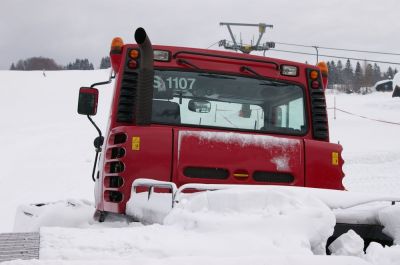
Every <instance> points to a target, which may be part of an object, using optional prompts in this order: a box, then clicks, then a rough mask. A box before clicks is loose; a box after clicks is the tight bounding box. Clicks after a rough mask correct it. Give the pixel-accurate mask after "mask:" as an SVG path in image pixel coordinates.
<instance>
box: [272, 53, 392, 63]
mask: <svg viewBox="0 0 400 265" xmlns="http://www.w3.org/2000/svg"><path fill="white" fill-rule="evenodd" d="M270 51H277V52H286V53H295V54H303V55H312V56H315V53H309V52H298V51H287V50H280V49H270ZM319 56H321V57H328V58H335V59H349V60H354V61H368V62H374V63H383V64H395V65H400V63H399V62H389V61H378V60H370V59H368V58H354V57H343V56H335V55H328V54H319Z"/></svg>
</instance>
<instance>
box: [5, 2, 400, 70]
mask: <svg viewBox="0 0 400 265" xmlns="http://www.w3.org/2000/svg"><path fill="white" fill-rule="evenodd" d="M399 11H400V1H399V0H380V1H377V0H325V1H324V0H254V1H252V0H241V1H237V0H230V1H228V0H196V1H195V0H159V1H155V0H142V1H138V0H109V1H106V0H0V69H8V68H9V67H10V65H11V63H12V62H16V61H18V60H19V59H25V58H28V57H33V56H44V57H50V58H54V59H55V61H56V62H57V63H58V64H62V65H65V64H67V63H68V62H72V61H74V60H75V59H76V58H88V59H89V60H90V61H91V62H92V63H93V64H94V65H95V67H98V66H99V64H100V59H101V57H103V56H106V55H108V52H109V46H110V43H111V40H112V38H113V37H115V36H120V37H122V38H123V39H124V41H125V42H126V43H127V42H134V37H133V33H134V30H135V29H136V28H137V27H139V26H142V27H144V28H145V29H146V30H147V32H148V34H149V36H150V38H151V40H152V43H153V44H167V45H179V46H192V47H199V48H207V47H208V46H210V45H211V44H213V43H215V42H217V41H219V40H221V39H225V38H229V34H228V31H227V30H226V28H225V27H221V26H219V22H222V21H223V22H244V23H259V22H264V23H267V24H273V25H274V28H273V29H272V30H271V29H267V32H266V35H265V37H264V39H263V41H267V40H272V41H277V42H288V43H298V44H306V45H317V46H325V47H339V48H351V49H362V50H376V51H386V52H387V51H389V52H396V53H400V32H399V24H400V12H399ZM233 30H234V33H235V34H236V35H237V36H239V35H240V33H242V39H243V41H247V40H250V39H251V38H253V36H254V37H255V38H256V37H257V34H258V33H257V28H233ZM212 48H218V46H217V45H215V46H213V47H212ZM276 48H279V49H285V50H297V51H302V52H314V49H312V48H296V47H290V46H282V45H277V46H276ZM320 53H321V54H334V55H341V56H348V57H357V58H370V59H375V60H386V61H394V62H400V56H391V57H389V56H382V55H369V54H360V53H344V52H340V53H338V52H335V53H334V52H332V51H327V50H320ZM268 54H269V56H272V57H281V58H285V59H293V60H298V61H301V62H304V61H308V62H310V63H314V62H315V56H298V55H297V56H295V55H291V54H287V53H282V52H276V51H275V52H268ZM330 60H331V59H330ZM382 66H383V67H385V66H384V65H382ZM397 67H398V68H400V67H399V66H397Z"/></svg>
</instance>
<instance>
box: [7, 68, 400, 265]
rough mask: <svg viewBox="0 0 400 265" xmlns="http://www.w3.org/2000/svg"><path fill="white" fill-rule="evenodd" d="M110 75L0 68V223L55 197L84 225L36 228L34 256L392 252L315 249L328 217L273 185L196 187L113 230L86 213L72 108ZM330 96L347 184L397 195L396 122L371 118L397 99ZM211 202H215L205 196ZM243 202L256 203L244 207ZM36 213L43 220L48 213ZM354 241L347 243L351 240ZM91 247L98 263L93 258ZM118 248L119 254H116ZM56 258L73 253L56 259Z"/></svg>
mask: <svg viewBox="0 0 400 265" xmlns="http://www.w3.org/2000/svg"><path fill="white" fill-rule="evenodd" d="M108 74H109V72H108V71H107V70H98V71H65V72H63V71H60V72H47V73H46V76H44V75H43V73H42V72H15V71H14V72H10V71H0V78H1V80H2V86H1V88H0V111H1V115H0V123H1V130H0V146H1V147H2V148H1V149H2V152H1V153H0V161H1V164H0V165H1V169H2V170H1V171H0V200H1V204H0V212H1V219H0V232H10V231H12V229H13V226H14V217H15V212H16V209H17V208H18V206H19V205H21V204H27V203H33V202H35V203H39V202H55V201H63V202H60V203H59V204H54V205H52V206H51V207H50V208H52V209H51V211H52V212H50V215H51V214H53V215H52V217H54V218H55V219H57V220H65V222H66V223H69V224H71V220H68V218H77V217H79V220H75V221H76V222H77V224H76V226H79V227H82V226H86V227H90V228H92V229H77V228H74V229H71V228H69V229H65V228H44V229H42V231H41V236H42V240H43V241H42V244H43V245H41V247H42V249H41V257H43V259H44V260H43V261H41V262H40V263H39V262H38V263H37V264H46V265H47V264H75V265H80V264H90V262H89V263H88V262H84V261H81V260H89V259H92V262H94V263H93V264H102V263H104V264H105V262H107V261H106V260H113V264H136V263H138V262H140V263H144V264H204V263H208V264H219V265H221V264H222V265H225V264H250V263H252V264H266V262H267V261H268V262H269V264H297V265H299V264H321V263H325V264H327V265H329V264H335V265H337V264H371V263H372V264H393V265H394V264H396V263H393V262H394V261H395V260H400V249H399V248H400V247H399V246H395V247H392V248H386V249H383V248H382V247H380V246H377V245H373V246H371V247H370V249H369V252H368V253H367V255H364V254H360V253H359V252H357V251H358V250H359V247H357V246H356V247H354V249H355V250H356V251H355V252H354V253H352V254H353V255H355V256H362V258H363V259H359V258H356V257H343V256H336V257H325V256H314V255H313V254H320V253H321V251H322V250H321V247H322V245H321V244H323V242H324V240H326V238H327V237H328V236H329V233H331V232H332V229H333V225H334V223H335V216H334V215H333V214H332V212H331V211H330V210H329V209H328V207H327V206H326V204H323V203H321V201H320V200H317V199H315V198H314V197H311V196H304V195H300V194H296V193H294V192H293V193H292V194H290V193H289V194H288V193H286V192H281V191H279V190H277V191H273V192H271V193H268V194H264V193H259V192H255V193H254V192H253V193H251V194H250V193H245V192H244V193H243V194H242V196H240V197H239V196H237V194H234V193H233V194H230V193H229V192H227V194H224V193H223V192H222V193H220V194H219V195H218V193H217V194H216V195H207V196H208V197H204V196H203V197H198V198H196V199H195V200H193V201H188V202H187V204H186V208H182V209H178V210H177V211H174V213H173V214H171V215H169V216H168V217H167V219H166V220H165V224H166V226H160V225H152V226H146V227H143V226H140V225H137V224H130V225H129V226H128V227H127V228H125V229H122V230H121V229H118V228H105V227H104V226H102V227H100V228H99V225H92V224H91V223H88V219H90V216H91V210H90V209H92V208H91V205H90V202H91V201H93V182H92V180H91V170H92V163H93V159H94V147H93V144H92V142H93V139H94V137H96V131H95V130H94V128H93V127H92V126H91V124H90V123H89V122H88V121H87V119H86V117H84V116H80V115H78V114H77V113H76V108H77V99H78V89H79V87H80V86H88V85H90V84H91V83H94V82H98V81H104V80H106V79H107V78H108ZM99 90H100V105H99V108H98V115H97V116H96V117H95V120H96V122H98V124H99V126H100V128H105V125H106V123H107V116H108V111H109V104H110V99H111V94H112V85H106V86H102V87H99ZM335 102H336V108H337V110H336V115H335V113H334V109H333V107H334V105H335ZM327 103H328V107H330V109H329V112H328V113H329V119H330V121H329V122H330V137H331V142H338V141H339V142H340V143H341V144H342V145H343V147H344V153H343V156H344V159H345V167H344V171H345V174H346V178H345V180H344V184H345V187H346V188H347V189H349V190H353V191H365V192H374V193H382V194H384V195H399V196H400V173H399V172H400V139H399V136H400V125H395V124H390V123H384V122H378V121H375V120H382V121H386V122H393V123H400V118H399V115H398V113H400V98H392V97H391V93H373V94H369V95H364V96H361V95H347V94H333V93H332V92H331V91H329V92H328V93H327ZM343 111H345V112H343ZM347 112H348V113H347ZM349 113H352V114H349ZM357 115H360V116H364V117H367V118H369V119H366V118H361V117H359V116H357ZM334 116H336V119H334ZM221 194H222V195H221ZM294 195H295V196H294ZM69 198H70V199H72V200H69V201H70V205H75V206H76V205H77V206H78V207H76V208H77V209H78V210H75V209H74V208H73V207H70V208H68V209H69V210H68V211H65V212H64V213H63V214H62V216H60V215H59V214H60V211H59V210H58V209H62V207H64V208H66V207H65V205H63V204H65V202H64V201H65V200H67V199H69ZM254 198H256V199H254ZM81 199H82V201H78V200H81ZM212 200H214V201H219V202H221V203H220V204H217V206H215V205H214V206H211V205H207V204H206V203H205V202H209V201H212ZM224 200H225V201H224ZM252 200H255V201H257V204H256V205H254V204H251V205H249V202H251V201H252ZM232 202H235V203H232ZM270 202H279V204H274V203H270ZM60 205H61V206H60ZM183 205H185V204H184V203H183ZM205 205H206V206H207V207H206V206H205ZM69 213H71V214H69ZM233 217H234V218H233ZM310 220H311V221H310ZM42 221H43V220H42ZM45 221H47V222H50V223H48V224H49V225H51V220H45ZM85 222H86V225H82V224H83V223H85ZM265 222H267V223H268V224H269V225H264V224H265ZM277 224H279V225H280V227H281V228H282V227H291V229H287V228H284V229H283V230H286V231H287V232H288V233H285V234H281V233H280V232H279V231H282V229H275V228H276V225H277ZM106 225H107V224H106ZM111 225H112V226H121V225H122V226H124V224H122V223H119V224H111ZM125 226H126V225H125ZM105 239H106V240H107V244H105V242H104V240H105ZM351 240H353V241H354V242H356V241H357V238H354V237H353V238H351V239H350V241H351ZM353 241H352V242H353ZM225 244H228V245H225ZM354 249H350V250H349V251H350V252H351V250H354ZM271 253H274V254H273V255H271ZM287 253H290V255H287ZM347 254H349V253H347ZM93 256H96V257H97V259H98V260H102V262H100V261H93ZM116 257H118V258H120V259H123V260H121V261H119V262H116V261H115V258H116ZM65 259H70V260H73V262H72V263H69V262H66V261H60V260H65ZM51 260H53V261H51ZM54 260H57V261H56V262H55V261H54ZM128 260H129V261H128ZM12 264H35V263H29V262H23V261H17V262H12Z"/></svg>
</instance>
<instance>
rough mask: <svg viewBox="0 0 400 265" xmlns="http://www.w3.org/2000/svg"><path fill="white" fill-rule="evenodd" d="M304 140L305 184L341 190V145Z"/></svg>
mask: <svg viewBox="0 0 400 265" xmlns="http://www.w3.org/2000/svg"><path fill="white" fill-rule="evenodd" d="M304 142H305V143H304V147H305V157H306V171H305V176H306V177H305V186H306V187H313V188H326V189H337V190H343V189H344V187H343V184H342V179H343V177H344V173H343V171H342V166H343V163H344V162H343V159H342V150H343V148H342V146H341V145H339V144H332V143H327V142H322V141H315V140H304ZM336 156H337V157H336Z"/></svg>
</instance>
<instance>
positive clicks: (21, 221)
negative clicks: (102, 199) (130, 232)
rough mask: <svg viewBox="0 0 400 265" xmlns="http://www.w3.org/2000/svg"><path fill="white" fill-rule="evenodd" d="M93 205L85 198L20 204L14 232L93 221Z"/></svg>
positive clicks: (78, 224)
mask: <svg viewBox="0 0 400 265" xmlns="http://www.w3.org/2000/svg"><path fill="white" fill-rule="evenodd" d="M93 214H94V205H93V204H92V203H90V202H88V201H85V200H81V201H78V200H67V201H58V202H53V203H47V204H44V205H41V204H40V205H39V206H38V205H21V206H19V207H18V209H17V214H16V216H15V224H14V232H33V231H39V228H40V227H42V226H62V227H83V226H85V225H86V226H87V225H89V224H90V223H93Z"/></svg>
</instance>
